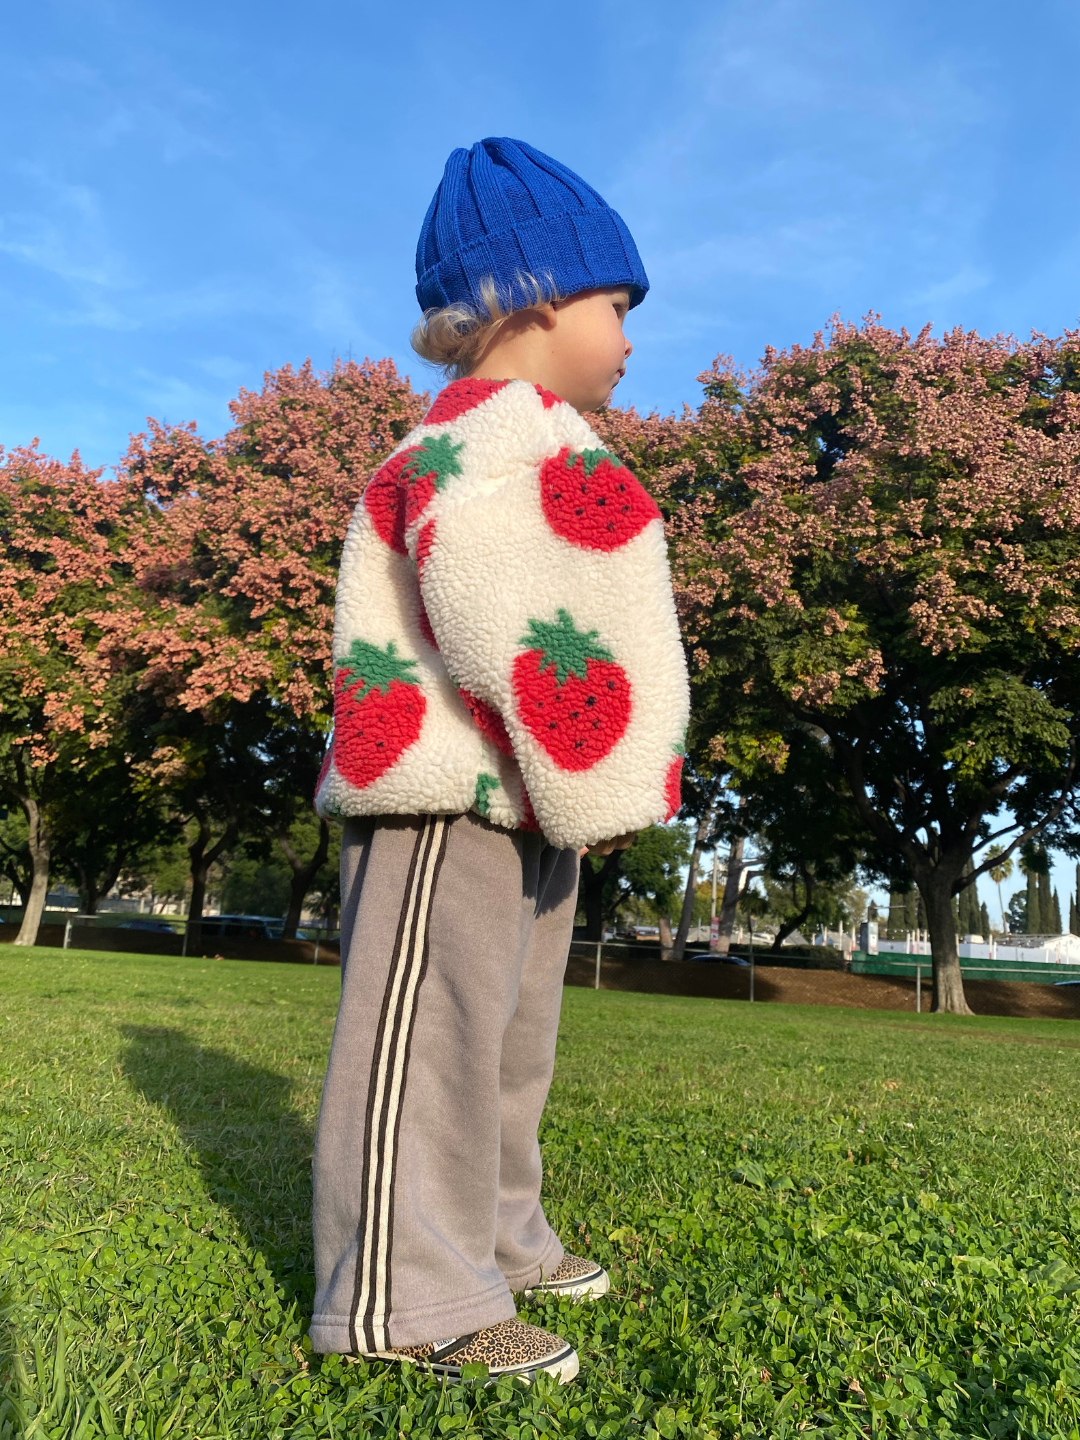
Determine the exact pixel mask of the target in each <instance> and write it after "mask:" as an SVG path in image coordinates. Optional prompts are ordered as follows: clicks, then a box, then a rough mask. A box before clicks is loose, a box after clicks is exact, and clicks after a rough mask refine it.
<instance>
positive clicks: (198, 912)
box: [187, 815, 236, 955]
mask: <svg viewBox="0 0 1080 1440" xmlns="http://www.w3.org/2000/svg"><path fill="white" fill-rule="evenodd" d="M196 824H197V825H198V827H199V828H198V830H197V831H196V834H195V838H194V840H192V842H191V844H190V845H189V846H188V859H189V860H190V862H191V899H190V900H189V901H188V913H187V936H188V946H187V948H188V954H189V955H190V954H191V953H192V946H195V947H198V945H199V942H200V941H201V939H202V913H203V905H204V904H205V903H206V880H207V876H208V875H209V874H210V866H211V865H213V863H214V861H215V860H216V859H217V858H218V857H219V856H220V855H221V854H222V853H223V852H224V851H225V850H226V849H228V847H229V846H230V845H231V844H232V842H233V840H234V839H235V838H236V822H235V821H234V820H230V821H229V823H228V825H226V827H225V830H224V832H223V833H222V834H221V835H220V836H219V837H218V839H217V840H215V841H214V843H213V845H209V844H208V842H209V840H210V834H211V831H210V824H209V821H207V820H204V819H203V817H202V816H201V815H200V816H196Z"/></svg>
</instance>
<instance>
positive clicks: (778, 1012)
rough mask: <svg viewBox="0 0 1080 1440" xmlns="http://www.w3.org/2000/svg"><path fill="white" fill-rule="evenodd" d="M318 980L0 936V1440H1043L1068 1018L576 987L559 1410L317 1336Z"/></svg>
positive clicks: (1074, 1372) (1073, 1316)
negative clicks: (601, 1288) (578, 1362)
mask: <svg viewBox="0 0 1080 1440" xmlns="http://www.w3.org/2000/svg"><path fill="white" fill-rule="evenodd" d="M337 985H338V979H337V973H336V971H333V970H322V969H307V968H301V967H293V966H285V965H256V964H244V963H234V962H228V961H212V960H173V959H158V958H155V959H145V958H140V957H113V956H105V955H101V954H99V953H95V954H87V953H82V952H78V951H68V952H62V951H46V950H36V951H32V952H26V951H16V950H14V949H12V948H9V947H3V949H0V1372H2V1374H3V1377H4V1379H3V1390H2V1394H3V1398H2V1399H0V1437H2V1440H9V1437H11V1440H13V1437H15V1436H25V1437H33V1440H46V1437H61V1436H62V1437H64V1440H76V1437H77V1440H90V1437H100V1436H108V1435H130V1436H140V1437H142V1436H145V1437H154V1440H161V1437H165V1436H175V1437H181V1436H182V1437H199V1440H204V1437H205V1440H209V1437H214V1436H232V1437H241V1436H244V1437H248V1436H250V1437H259V1440H264V1437H265V1440H273V1437H279V1436H280V1437H284V1436H288V1437H290V1440H301V1437H310V1436H319V1437H324V1436H325V1437H335V1440H341V1437H345V1436H359V1435H368V1434H371V1435H378V1436H381V1435H386V1436H392V1437H395V1440H401V1437H413V1436H415V1437H418V1436H429V1435H430V1436H436V1437H441V1436H453V1435H454V1434H455V1433H465V1434H483V1435H493V1436H496V1435H497V1436H504V1435H505V1436H509V1437H512V1440H526V1437H528V1440H533V1437H535V1436H538V1435H553V1436H554V1435H558V1436H574V1437H576V1436H589V1437H602V1440H607V1437H614V1436H622V1435H634V1436H636V1435H645V1436H653V1435H655V1434H656V1433H657V1432H658V1433H659V1434H660V1435H662V1436H664V1437H667V1440H672V1437H675V1436H676V1435H679V1436H683V1435H685V1436H705V1435H711V1434H715V1435H722V1436H743V1437H750V1436H778V1437H782V1436H789V1435H790V1436H796V1435H801V1436H808V1437H812V1436H817V1435H828V1436H849V1435H850V1436H870V1435H874V1436H877V1435H882V1436H883V1435H909V1434H910V1435H935V1436H938V1435H940V1436H949V1435H963V1436H1013V1435H1017V1436H1020V1435H1022V1436H1036V1435H1038V1436H1061V1437H1067V1436H1071V1437H1075V1436H1077V1434H1078V1425H1080V1341H1078V1338H1077V1337H1078V1334H1080V1331H1078V1328H1077V1325H1078V1320H1080V1275H1078V1274H1077V1271H1080V1255H1078V1251H1077V1244H1078V1227H1080V1176H1078V1174H1077V1170H1076V1165H1075V1155H1076V1149H1077V1130H1078V1125H1080V1085H1078V1083H1077V1082H1078V1070H1080V1026H1078V1025H1076V1024H1073V1023H1071V1022H1060V1021H1059V1022H1052V1021H1045V1022H1040V1021H1026V1022H1025V1021H1008V1020H988V1019H984V1020H955V1019H947V1018H932V1017H929V1016H923V1017H917V1016H914V1015H911V1016H908V1015H903V1014H898V1013H893V1012H876V1013H875V1012H865V1011H862V1012H860V1011H840V1010H827V1009H811V1008H798V1007H789V1006H780V1005H761V1006H757V1007H753V1008H752V1007H750V1006H748V1005H746V1004H739V1003H726V1002H720V1001H708V1000H678V999H670V998H666V997H657V996H635V995H628V994H613V993H604V992H601V993H599V994H596V993H593V992H592V991H588V990H568V991H567V992H566V997H565V1004H564V1010H563V1026H562V1036H561V1040H560V1050H559V1059H558V1064H557V1068H556V1082H555V1086H554V1089H553V1091H552V1097H551V1102H550V1105H549V1108H548V1112H547V1116H546V1119H545V1124H544V1132H543V1142H544V1154H545V1160H546V1166H547V1196H548V1200H547V1205H548V1214H549V1216H550V1218H551V1220H552V1222H553V1223H554V1224H555V1225H556V1226H557V1227H558V1228H559V1230H560V1232H561V1233H562V1235H563V1236H564V1237H565V1238H566V1239H567V1240H568V1241H570V1242H572V1243H573V1244H574V1245H575V1247H576V1248H578V1249H579V1250H582V1251H585V1250H587V1251H588V1253H590V1254H592V1255H595V1256H598V1257H599V1258H600V1259H601V1260H602V1261H603V1262H604V1263H605V1264H606V1265H608V1266H609V1268H610V1269H611V1272H612V1277H613V1282H614V1292H613V1294H611V1295H610V1296H609V1297H607V1298H606V1299H604V1300H601V1301H599V1302H598V1303H596V1304H594V1305H591V1306H585V1307H578V1308H575V1307H573V1306H571V1305H570V1304H569V1303H568V1302H565V1301H564V1302H556V1301H547V1302H544V1303H540V1304H536V1305H533V1306H530V1307H529V1308H528V1311H527V1313H528V1315H529V1316H530V1317H532V1318H535V1319H538V1320H541V1321H542V1322H543V1323H545V1324H547V1325H549V1326H550V1327H551V1328H553V1329H557V1330H559V1331H560V1332H561V1333H563V1334H565V1335H567V1336H568V1337H569V1338H571V1339H572V1340H573V1341H574V1343H575V1344H576V1345H577V1347H578V1349H579V1351H580V1353H581V1356H582V1375H581V1378H580V1379H579V1380H578V1381H577V1382H575V1383H574V1384H572V1385H570V1386H568V1387H565V1388H563V1389H561V1390H557V1389H555V1388H554V1387H553V1386H552V1385H550V1384H547V1383H541V1384H539V1385H537V1386H536V1387H535V1388H534V1389H533V1390H532V1391H525V1390H523V1389H522V1388H521V1387H520V1386H512V1385H509V1384H506V1383H500V1384H498V1385H495V1386H492V1387H490V1388H487V1389H485V1388H484V1387H482V1386H481V1385H479V1384H475V1385H473V1384H470V1385H466V1386H463V1387H458V1388H444V1387H441V1386H440V1385H439V1384H437V1383H435V1382H433V1381H431V1380H428V1379H426V1378H424V1377H423V1376H421V1375H419V1374H418V1373H417V1372H416V1371H414V1370H412V1369H411V1368H410V1369H407V1370H403V1369H400V1368H393V1367H385V1366H382V1365H378V1364H371V1365H368V1364H365V1363H363V1362H359V1363H354V1362H347V1361H344V1360H342V1359H340V1358H332V1359H327V1360H320V1359H319V1358H318V1357H314V1356H312V1355H311V1354H310V1352H309V1350H308V1349H307V1345H306V1340H305V1328H306V1321H307V1317H308V1314H309V1311H310V1304H311V1296H312V1282H311V1278H310V1272H311V1242H310V1235H309V1223H310V1199H309V1157H310V1153H311V1147H312V1133H313V1126H314V1122H315V1116H316V1111H317V1106H318V1097H319V1087H320V1083H321V1078H322V1069H323V1064H324V1061H325V1056H326V1051H327V1046H328V1044H329V1040H330V1034H331V1027H332V1024H333V1017H334V1007H335V1002H336V995H337Z"/></svg>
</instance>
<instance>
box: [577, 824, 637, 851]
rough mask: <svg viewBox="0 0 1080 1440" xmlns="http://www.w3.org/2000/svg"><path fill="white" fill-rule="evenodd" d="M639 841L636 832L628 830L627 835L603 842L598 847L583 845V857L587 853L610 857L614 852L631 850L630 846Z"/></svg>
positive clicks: (616, 836)
mask: <svg viewBox="0 0 1080 1440" xmlns="http://www.w3.org/2000/svg"><path fill="white" fill-rule="evenodd" d="M636 839H637V831H636V830H628V831H627V832H626V834H625V835H615V836H614V837H613V838H612V839H610V840H601V841H599V842H598V843H597V844H596V845H583V846H582V848H581V853H582V855H584V854H586V852H587V853H588V854H590V855H610V854H611V852H612V851H613V850H629V849H630V846H631V845H632V844H633V843H634V841H635V840H636Z"/></svg>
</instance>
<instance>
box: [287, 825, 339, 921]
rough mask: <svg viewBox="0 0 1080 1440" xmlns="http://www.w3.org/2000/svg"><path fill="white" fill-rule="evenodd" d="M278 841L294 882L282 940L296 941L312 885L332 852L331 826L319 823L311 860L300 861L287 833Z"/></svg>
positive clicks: (290, 886) (291, 885) (290, 891)
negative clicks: (317, 836) (316, 843)
mask: <svg viewBox="0 0 1080 1440" xmlns="http://www.w3.org/2000/svg"><path fill="white" fill-rule="evenodd" d="M277 840H278V844H279V845H280V846H281V851H282V854H283V855H284V856H285V859H286V860H287V861H288V862H289V869H290V870H291V871H292V880H291V881H290V883H289V908H288V910H287V911H286V912H285V928H284V930H283V931H282V939H283V940H295V939H296V928H297V926H298V925H299V924H300V916H301V915H302V913H303V910H304V901H305V900H306V899H307V893H308V891H309V890H310V889H311V883H312V881H313V880H314V879H315V876H316V875H317V874H318V873H319V871H320V870H321V869H322V867H323V866H324V865H325V864H326V857H327V854H328V853H329V850H330V826H329V824H328V823H327V822H326V821H325V820H320V821H319V843H318V845H317V846H316V847H315V853H314V855H312V857H311V859H310V860H306V861H305V860H301V859H300V856H299V855H297V853H296V851H295V850H294V849H293V847H292V842H291V841H290V840H289V836H288V832H287V831H280V832H279V833H278V837H277Z"/></svg>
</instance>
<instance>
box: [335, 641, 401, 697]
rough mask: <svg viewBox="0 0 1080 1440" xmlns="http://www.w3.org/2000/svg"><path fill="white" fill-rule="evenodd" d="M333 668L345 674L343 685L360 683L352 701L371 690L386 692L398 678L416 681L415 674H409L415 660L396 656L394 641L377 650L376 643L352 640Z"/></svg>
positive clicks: (340, 673)
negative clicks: (344, 654) (346, 653)
mask: <svg viewBox="0 0 1080 1440" xmlns="http://www.w3.org/2000/svg"><path fill="white" fill-rule="evenodd" d="M334 668H335V670H336V672H337V673H338V674H339V675H341V676H343V677H344V681H345V684H346V685H349V686H353V685H356V684H359V686H360V688H359V690H355V691H353V699H355V700H363V699H364V697H365V696H366V695H369V694H370V693H371V691H372V690H378V691H379V692H380V693H381V694H383V695H385V694H386V692H387V691H388V690H389V689H390V686H391V683H392V682H393V681H394V680H401V681H403V683H404V684H406V685H415V684H416V683H417V681H416V676H415V675H414V674H413V673H412V672H413V671H414V670H415V669H416V661H415V660H406V659H404V658H403V657H402V656H401V655H399V654H398V653H397V646H396V645H395V644H394V642H393V640H391V641H390V643H389V644H388V645H387V647H386V649H385V650H380V649H379V647H378V645H372V644H370V643H369V642H368V641H367V640H354V641H353V642H352V644H351V645H350V646H349V653H348V655H347V656H346V657H345V659H344V660H339V661H338V662H337V664H336V665H335V667H334Z"/></svg>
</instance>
